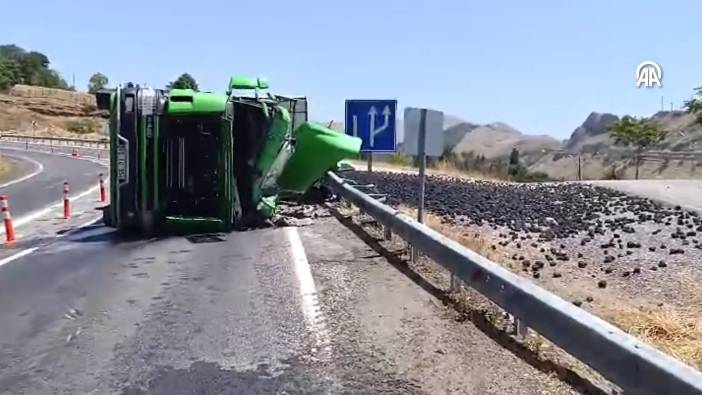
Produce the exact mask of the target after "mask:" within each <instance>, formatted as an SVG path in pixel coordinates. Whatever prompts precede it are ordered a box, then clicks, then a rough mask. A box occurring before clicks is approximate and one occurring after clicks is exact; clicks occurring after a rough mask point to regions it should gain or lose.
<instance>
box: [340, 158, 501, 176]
mask: <svg viewBox="0 0 702 395" xmlns="http://www.w3.org/2000/svg"><path fill="white" fill-rule="evenodd" d="M344 162H348V163H350V164H352V165H353V166H354V167H355V168H356V169H360V170H365V169H366V167H367V162H365V161H362V160H345V161H344ZM373 169H374V170H378V171H389V172H401V173H417V171H418V170H417V168H416V167H412V166H405V165H401V164H396V163H388V162H381V161H376V160H374V161H373ZM427 174H430V175H437V176H451V177H456V178H462V179H465V180H486V181H504V180H501V179H499V178H496V177H494V176H491V175H488V174H483V173H480V172H476V171H467V170H463V169H459V168H458V167H456V165H454V164H453V163H451V162H450V161H447V160H441V161H438V162H437V163H436V165H435V167H434V168H429V169H427Z"/></svg>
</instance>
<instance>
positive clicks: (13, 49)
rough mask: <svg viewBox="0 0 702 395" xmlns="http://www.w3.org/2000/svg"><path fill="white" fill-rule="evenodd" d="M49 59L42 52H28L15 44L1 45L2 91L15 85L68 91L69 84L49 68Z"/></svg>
mask: <svg viewBox="0 0 702 395" xmlns="http://www.w3.org/2000/svg"><path fill="white" fill-rule="evenodd" d="M49 63H50V62H49V58H48V57H47V56H46V55H44V54H43V53H41V52H37V51H31V52H27V51H25V50H24V49H23V48H21V47H18V46H17V45H14V44H8V45H0V89H2V90H6V89H9V88H11V87H12V86H13V85H15V84H27V85H39V86H45V87H48V88H62V89H66V88H67V87H68V84H66V81H65V80H64V79H63V78H61V76H60V75H59V74H58V73H57V72H56V71H55V70H52V69H50V68H49Z"/></svg>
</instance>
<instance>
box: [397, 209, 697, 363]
mask: <svg viewBox="0 0 702 395" xmlns="http://www.w3.org/2000/svg"><path fill="white" fill-rule="evenodd" d="M398 210H399V211H400V212H402V213H405V214H407V215H410V216H413V217H416V216H417V210H416V209H415V208H412V207H408V206H401V207H400V208H399V209H398ZM424 222H425V224H426V225H427V226H428V227H430V228H432V229H434V230H436V231H437V232H439V233H441V234H443V235H444V236H446V237H449V238H451V239H452V240H454V241H457V242H459V243H460V244H461V245H463V246H465V247H466V248H469V249H471V250H473V251H475V252H477V253H479V254H480V255H482V256H484V257H486V258H488V259H491V260H493V261H495V262H497V263H500V264H502V265H503V266H505V267H506V268H508V269H510V270H512V271H513V272H515V273H517V274H519V270H517V268H515V267H513V266H512V265H511V263H510V262H507V263H506V264H505V263H504V262H500V259H498V258H499V256H498V253H497V252H496V251H494V250H492V248H491V247H490V246H491V245H492V242H491V241H490V240H489V239H488V238H486V237H485V236H484V235H482V234H480V233H478V232H467V231H466V229H464V228H462V227H460V226H455V225H451V224H446V223H443V222H442V221H441V217H439V216H436V215H434V214H431V213H427V214H425V221H424ZM596 310H597V311H595V313H596V314H597V315H598V316H600V317H601V318H603V319H604V320H606V321H608V322H610V323H612V324H614V325H616V326H618V327H619V328H620V329H622V330H623V331H625V332H627V333H629V334H631V335H633V336H635V337H637V338H638V339H640V340H642V341H644V342H646V343H648V344H651V345H653V346H654V347H656V348H658V349H659V350H661V351H663V352H665V353H667V354H669V355H671V356H673V357H674V358H677V359H679V360H681V361H683V362H685V363H687V364H689V365H690V366H692V367H694V368H696V369H698V370H702V289H700V291H699V293H698V294H696V295H692V296H691V298H690V303H689V304H688V306H687V307H653V308H642V307H633V306H630V305H622V304H617V305H612V306H607V307H600V308H597V309H596ZM537 338H538V339H539V343H543V339H541V338H540V337H537ZM533 348H535V349H536V350H539V351H545V350H547V349H548V348H549V347H545V348H544V347H542V346H540V345H537V346H534V347H533ZM570 363H571V365H573V361H570Z"/></svg>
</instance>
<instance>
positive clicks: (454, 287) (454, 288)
mask: <svg viewBox="0 0 702 395" xmlns="http://www.w3.org/2000/svg"><path fill="white" fill-rule="evenodd" d="M450 287H451V288H450V289H451V292H453V293H456V292H460V291H461V280H459V279H458V278H456V276H455V275H454V274H453V273H451V285H450Z"/></svg>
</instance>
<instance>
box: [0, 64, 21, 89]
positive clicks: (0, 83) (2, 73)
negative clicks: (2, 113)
mask: <svg viewBox="0 0 702 395" xmlns="http://www.w3.org/2000/svg"><path fill="white" fill-rule="evenodd" d="M20 79H21V77H20V65H19V63H18V62H17V61H16V60H15V59H10V58H2V57H0V90H3V91H4V90H7V89H10V88H12V87H13V86H14V85H15V84H18V83H19V82H20Z"/></svg>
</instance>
